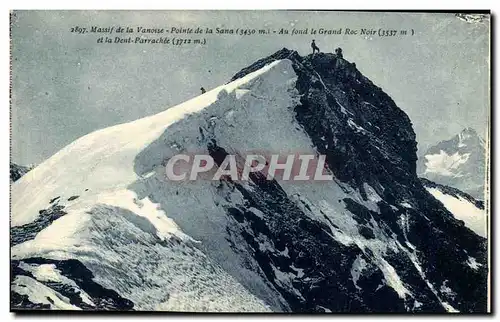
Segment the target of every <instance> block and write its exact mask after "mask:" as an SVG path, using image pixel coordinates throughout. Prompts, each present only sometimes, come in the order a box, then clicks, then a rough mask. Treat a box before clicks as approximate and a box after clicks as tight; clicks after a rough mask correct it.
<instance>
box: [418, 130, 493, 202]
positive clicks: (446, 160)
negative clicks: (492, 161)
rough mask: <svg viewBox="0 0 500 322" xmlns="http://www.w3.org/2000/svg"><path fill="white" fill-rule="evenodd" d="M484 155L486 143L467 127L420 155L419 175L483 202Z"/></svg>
mask: <svg viewBox="0 0 500 322" xmlns="http://www.w3.org/2000/svg"><path fill="white" fill-rule="evenodd" d="M485 152H486V151H485V145H484V140H483V139H482V138H481V136H479V134H478V133H477V131H476V130H475V129H473V128H471V127H467V128H465V129H463V130H462V131H460V133H458V134H456V135H455V136H453V137H452V138H450V139H448V140H443V141H441V142H439V143H437V144H435V145H433V146H431V147H430V148H428V149H427V150H426V151H425V152H424V153H423V154H421V155H420V158H419V161H418V163H417V168H418V173H419V175H420V176H422V177H425V178H427V179H429V180H432V181H435V182H437V183H440V184H443V185H447V186H451V187H455V188H458V189H460V190H462V191H464V192H466V193H469V194H471V195H472V196H474V197H475V198H478V199H481V200H483V199H484V181H485V180H484V167H485Z"/></svg>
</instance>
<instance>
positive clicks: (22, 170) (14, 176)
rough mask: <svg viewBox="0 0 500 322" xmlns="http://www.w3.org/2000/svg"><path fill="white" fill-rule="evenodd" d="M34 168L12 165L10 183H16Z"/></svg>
mask: <svg viewBox="0 0 500 322" xmlns="http://www.w3.org/2000/svg"><path fill="white" fill-rule="evenodd" d="M31 169H32V168H30V167H25V166H22V165H18V164H15V163H11V164H10V182H11V183H12V182H15V181H17V180H19V179H20V178H21V177H22V176H24V175H25V174H26V173H28V171H30V170H31Z"/></svg>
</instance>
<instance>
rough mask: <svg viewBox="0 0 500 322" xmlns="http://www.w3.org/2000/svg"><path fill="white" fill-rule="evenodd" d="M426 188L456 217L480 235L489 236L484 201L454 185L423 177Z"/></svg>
mask: <svg viewBox="0 0 500 322" xmlns="http://www.w3.org/2000/svg"><path fill="white" fill-rule="evenodd" d="M422 181H423V183H424V186H425V188H426V189H427V191H429V192H430V193H431V194H432V195H433V196H434V197H435V198H436V199H437V200H439V201H441V203H443V205H444V206H445V207H446V209H448V210H449V211H450V212H451V213H452V214H453V216H455V218H457V219H459V220H462V221H463V222H464V224H465V225H466V226H467V227H469V228H470V229H472V230H473V231H474V232H475V233H476V234H478V235H479V236H483V237H487V234H486V232H487V229H486V228H487V213H486V210H485V209H484V202H483V201H481V200H476V199H474V198H473V197H472V196H470V195H468V194H466V193H464V192H462V191H460V190H458V189H455V188H452V187H447V186H444V185H440V184H437V183H435V182H432V181H429V180H427V179H424V178H422Z"/></svg>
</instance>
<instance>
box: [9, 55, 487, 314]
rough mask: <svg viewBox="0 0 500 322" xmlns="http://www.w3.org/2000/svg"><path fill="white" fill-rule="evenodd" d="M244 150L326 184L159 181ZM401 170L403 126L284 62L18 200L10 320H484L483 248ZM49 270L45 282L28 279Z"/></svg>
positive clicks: (412, 165)
mask: <svg viewBox="0 0 500 322" xmlns="http://www.w3.org/2000/svg"><path fill="white" fill-rule="evenodd" d="M255 150H258V151H272V152H273V153H280V154H286V153H297V152H300V153H305V154H318V153H319V154H324V155H326V156H327V165H328V169H330V171H331V172H332V173H333V175H334V177H335V180H334V181H331V182H322V183H318V182H309V183H294V182H287V181H276V180H271V181H269V180H264V179H263V177H262V174H261V173H252V174H251V176H250V179H251V180H250V181H248V182H245V181H232V180H229V179H221V180H220V181H218V182H214V181H209V180H199V181H196V182H174V181H168V180H166V179H165V175H164V173H165V164H166V160H169V159H170V158H171V157H173V156H175V155H176V154H179V153H185V154H192V153H208V154H210V155H211V156H213V158H214V159H215V161H216V163H217V164H218V165H220V164H221V162H222V160H223V159H224V157H225V155H227V154H228V153H229V154H237V155H244V154H245V153H247V152H248V151H255ZM416 159H417V158H416V142H415V134H414V132H413V130H412V128H411V123H410V120H409V119H408V117H407V116H406V114H405V113H404V112H402V111H401V110H400V109H399V108H398V107H397V106H396V104H395V103H394V102H393V101H392V100H391V98H390V97H389V96H388V95H387V94H385V93H384V92H383V91H382V90H381V89H380V88H378V87H376V86H375V85H373V84H372V83H371V82H370V81H369V80H368V79H367V78H366V77H364V76H363V75H362V74H361V73H360V72H359V71H358V70H357V69H356V68H355V66H354V65H353V64H351V63H349V62H347V61H346V60H344V59H342V58H338V57H337V56H335V55H333V54H323V53H321V54H316V55H315V56H311V55H309V56H306V57H301V56H299V55H298V54H297V53H296V52H294V51H290V50H288V49H283V50H281V51H279V52H277V53H275V54H273V55H271V56H269V57H267V58H265V59H262V60H260V61H258V62H256V63H255V64H253V65H251V66H249V67H248V68H245V69H243V70H242V71H241V72H239V73H237V74H236V75H235V76H234V77H233V79H232V80H231V82H230V83H228V84H226V85H223V86H220V87H217V88H215V89H213V90H212V91H208V92H207V93H205V94H203V95H201V96H199V97H196V98H194V99H192V100H190V101H187V102H185V103H183V104H181V105H178V106H176V107H173V108H170V109H168V110H166V111H165V112H163V113H160V114H157V115H154V116H151V117H148V118H144V119H141V120H137V121H135V122H131V123H127V124H122V125H118V126H115V127H111V128H107V129H104V130H101V131H97V132H94V133H91V134H89V135H87V136H85V137H83V138H81V139H79V140H77V141H75V142H74V143H72V144H70V145H69V146H67V147H66V148H64V149H63V150H61V151H60V152H58V153H57V154H55V155H54V156H53V157H51V158H50V159H49V160H47V161H46V162H44V163H43V164H41V165H40V166H38V167H37V168H35V169H34V170H33V171H30V172H29V173H28V174H27V175H26V176H25V177H23V178H21V180H19V181H18V182H16V183H15V184H14V185H13V187H12V201H13V205H12V218H11V221H12V226H13V227H12V231H13V232H14V233H12V237H14V238H11V240H13V242H12V244H13V247H12V258H13V259H14V260H13V261H12V267H13V270H14V271H16V270H17V271H19V273H18V274H14V276H13V281H12V285H13V292H14V293H15V294H17V295H16V296H15V297H14V298H19V299H20V300H18V303H17V302H16V303H15V305H14V303H13V306H14V307H19V308H26V307H36V306H37V305H38V306H43V305H45V306H48V307H51V308H61V307H63V308H64V305H66V307H67V305H73V306H74V307H78V308H84V309H88V308H92V309H107V308H111V309H112V308H120V309H138V310H143V309H157V310H174V311H181V310H188V311H216V310H220V311H244V310H247V311H266V310H272V311H294V312H330V311H333V312H347V311H350V312H389V311H424V312H436V311H437V312H440V311H443V312H445V311H456V310H459V311H464V312H475V311H485V310H486V301H487V299H486V282H487V281H486V272H487V270H486V249H485V245H486V243H485V242H486V241H485V239H484V238H482V237H480V236H478V235H477V234H475V233H474V232H472V231H471V230H469V229H468V228H467V227H465V226H464V225H463V224H462V223H461V222H460V221H458V220H456V219H455V218H454V217H453V215H452V214H451V213H450V212H449V211H448V210H447V209H446V208H445V207H444V206H443V204H441V203H440V202H439V201H437V200H436V199H435V198H434V197H432V195H431V194H430V193H429V192H428V191H427V190H426V189H425V187H424V186H423V185H422V183H421V181H420V180H419V178H418V177H417V176H416ZM40 258H41V259H40ZM471 258H472V259H471ZM472 260H474V262H475V263H476V264H477V265H475V266H474V267H471V265H469V263H470V261H472ZM54 261H58V262H57V263H60V264H54ZM68 261H76V262H78V265H76V266H78V267H79V269H77V271H78V272H81V271H85V272H86V275H85V276H86V279H84V281H88V283H83V284H82V283H80V284H82V285H83V286H82V285H80V284H78V283H77V281H76V280H75V277H74V276H78V274H77V273H76V272H75V270H71V269H69V270H68V269H66V270H65V265H66V263H68ZM33 263H35V264H34V265H35V266H36V265H38V266H36V267H35V268H30V269H31V271H30V269H27V268H26V267H27V266H28V265H31V266H33ZM43 265H45V266H43ZM47 265H55V267H53V266H50V267H51V269H52V271H53V270H56V272H57V274H49V273H45V274H41V276H38V277H37V275H35V274H34V273H32V271H40V270H42V272H47V271H48V270H47V269H45V267H47ZM58 265H60V266H61V267H59V266H58ZM31 266H30V267H31ZM39 266H43V269H40V267H39ZM21 271H22V272H21ZM87 271H89V272H90V273H89V272H87ZM30 274H31V275H32V276H30ZM39 275H40V274H39ZM47 275H49V276H50V278H52V280H53V279H56V277H55V276H58V278H59V280H60V281H63V280H64V281H65V285H70V284H71V285H72V286H71V287H66V288H62V287H61V286H60V285H59V284H62V282H60V281H59V282H58V283H59V284H57V285H56V286H54V284H53V281H52V280H51V281H52V282H48V281H47V278H48V277H47ZM59 275H63V277H64V278H62V277H60V276H59ZM71 281H73V282H74V284H77V286H75V285H74V284H73V283H72V282H71ZM91 283H96V284H98V285H99V287H102V288H103V289H105V290H106V292H104V294H106V296H105V298H104V299H101V298H100V297H99V296H101V295H99V296H98V294H97V295H96V294H95V292H94V293H92V292H91V290H87V289H85V287H87V288H88V286H87V285H88V284H91ZM26 284H27V285H26ZM39 284H41V285H39ZM20 285H25V286H24V287H22V286H20ZM26 286H29V287H26ZM46 288H49V290H47V289H46ZM61 289H63V290H61ZM68 289H71V290H73V291H71V292H70V291H68ZM75 289H76V290H78V289H82V290H83V291H85V294H87V295H88V296H82V295H80V296H79V298H78V299H76V300H75V299H74V298H75V296H74V293H76V291H75ZM50 292H53V294H52V293H50ZM48 293H50V294H51V295H50V296H49V298H50V299H51V300H50V301H49V300H48V299H43V297H41V296H40V294H48ZM56 293H57V294H56ZM54 294H55V295H54ZM80 294H84V293H83V292H80ZM92 294H94V295H92ZM23 296H24V297H23ZM55 298H57V299H58V300H59V301H61V302H62V303H63V304H61V303H60V302H59V301H57V302H56V299H55ZM84 298H85V301H87V304H86V305H87V306H86V305H82V304H81V303H84V302H85V301H84ZM72 299H73V300H72ZM51 301H52V302H54V303H52V302H51ZM90 302H92V303H93V304H94V305H92V304H88V303H90ZM102 302H106V303H111V305H110V307H106V306H102V305H101V306H99V305H98V304H96V303H102ZM55 303H57V305H56V304H55ZM70 308H73V307H70Z"/></svg>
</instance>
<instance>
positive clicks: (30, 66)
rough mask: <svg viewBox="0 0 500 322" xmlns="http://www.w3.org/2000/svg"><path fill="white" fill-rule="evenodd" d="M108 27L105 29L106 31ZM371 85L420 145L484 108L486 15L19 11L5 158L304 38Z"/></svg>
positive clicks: (156, 104) (121, 117) (214, 80)
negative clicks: (142, 41)
mask: <svg viewBox="0 0 500 322" xmlns="http://www.w3.org/2000/svg"><path fill="white" fill-rule="evenodd" d="M94 25H95V26H102V27H107V26H118V25H121V26H127V25H129V26H132V27H138V26H144V27H147V28H152V27H168V28H170V27H192V28H196V27H198V26H200V27H202V28H203V29H204V28H206V27H211V28H214V29H215V28H216V27H221V28H241V27H246V28H255V29H260V28H271V29H279V28H288V29H292V28H297V29H301V28H309V29H310V28H316V29H319V28H325V29H338V28H344V29H345V28H351V29H358V28H374V29H378V28H381V27H382V28H388V29H397V30H401V29H408V30H410V29H413V30H414V31H415V35H414V36H407V37H394V38H380V37H378V36H373V37H364V36H345V35H340V36H338V35H325V36H322V35H314V36H311V35H305V36H301V35H288V36H278V35H273V34H271V35H268V36H255V35H254V36H235V35H213V36H209V35H203V37H205V38H206V39H207V44H206V45H205V46H193V45H186V46H182V47H174V46H170V45H151V44H149V45H131V44H108V45H98V44H97V43H96V39H97V36H96V35H95V34H85V35H77V34H74V33H71V32H70V29H71V27H74V26H83V27H89V26H94ZM114 36H115V35H113V37H114ZM313 38H314V39H316V43H317V44H318V46H319V47H320V48H321V50H322V51H324V52H333V51H334V49H335V48H337V47H341V48H342V49H343V52H344V58H345V59H347V60H349V61H351V62H355V63H356V66H357V68H358V69H359V70H360V71H361V72H362V73H363V74H364V75H365V76H367V77H368V78H369V79H370V80H372V81H373V82H374V83H375V84H376V85H377V86H380V87H381V88H382V89H383V90H384V91H385V92H386V93H388V94H389V95H390V96H391V97H392V98H393V99H394V101H395V102H396V104H397V105H398V106H399V107H400V108H401V109H402V110H404V111H405V112H406V113H407V114H408V115H409V117H410V119H411V120H412V123H413V127H414V130H415V132H416V134H417V141H418V142H419V149H423V148H425V147H427V146H428V145H430V144H434V143H436V142H438V141H440V140H444V139H448V138H450V137H451V136H453V135H455V134H457V133H458V132H459V131H461V130H462V129H463V128H465V127H472V128H474V129H476V130H477V131H478V133H481V134H483V136H484V133H485V132H486V126H487V125H486V124H487V118H488V110H489V23H487V22H482V23H468V22H465V21H462V20H460V19H458V18H456V17H455V16H454V14H450V13H439V14H436V13H434V14H428V13H413V14H409V13H375V12H372V13H361V12H357V13H348V12H312V11H307V12H293V11H264V12H252V11H250V12H241V11H233V12H224V11H222V12H215V11H197V12H193V11H191V12H185V11H184V12H182V11H181V12H173V11H140V12H137V11H136V12H133V11H85V12H82V11H66V12H64V11H21V12H19V11H18V12H16V17H14V18H13V24H12V40H11V45H12V112H11V113H12V161H13V162H16V163H19V164H32V163H35V164H38V163H40V162H42V161H44V160H45V159H47V158H48V157H50V156H51V155H53V154H54V153H56V152H57V151H59V150H60V149H61V148H63V147H64V146H66V145H67V144H69V143H71V142H72V141H74V140H75V139H77V138H78V137H80V136H82V135H85V134H87V133H90V132H92V131H95V130H98V129H101V128H104V127H108V126H111V125H116V124H119V123H123V122H128V121H132V120H135V119H138V118H141V117H144V116H148V115H152V114H156V113H158V112H161V111H164V110H165V109H168V108H169V107H172V106H175V105H176V104H179V103H181V102H183V101H185V100H187V99H189V98H192V97H193V96H196V95H198V94H199V88H200V87H201V86H203V87H205V88H206V89H210V88H213V87H216V86H218V85H221V84H223V83H226V82H227V81H228V80H229V79H230V78H231V77H232V76H233V75H234V74H235V73H237V72H238V71H239V70H241V69H242V68H244V67H246V66H248V65H250V64H251V63H253V62H254V61H256V60H258V59H260V58H263V57H266V56H268V55H270V54H272V53H274V52H276V51H277V50H279V49H281V48H283V47H287V48H289V49H293V50H297V51H298V52H299V53H300V54H301V55H306V54H308V53H309V52H310V47H309V44H310V41H311V39H313Z"/></svg>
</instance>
